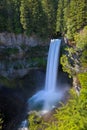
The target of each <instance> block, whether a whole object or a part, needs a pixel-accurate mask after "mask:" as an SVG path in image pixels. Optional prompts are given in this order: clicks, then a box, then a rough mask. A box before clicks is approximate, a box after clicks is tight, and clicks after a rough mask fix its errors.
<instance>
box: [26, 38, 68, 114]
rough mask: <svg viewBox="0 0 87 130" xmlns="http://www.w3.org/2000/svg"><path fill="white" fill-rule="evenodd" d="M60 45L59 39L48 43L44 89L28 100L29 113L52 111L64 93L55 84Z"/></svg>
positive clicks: (63, 90)
mask: <svg viewBox="0 0 87 130" xmlns="http://www.w3.org/2000/svg"><path fill="white" fill-rule="evenodd" d="M60 45H61V40H60V39H52V40H51V42H50V47H49V53H48V59H47V69H46V80H45V87H44V89H43V90H41V91H39V92H37V93H36V94H35V95H33V96H32V97H31V98H30V99H29V100H28V104H29V108H30V111H32V110H36V111H41V112H42V113H46V112H48V111H50V110H52V109H53V108H54V107H56V105H57V104H58V102H59V101H60V100H61V99H62V97H63V95H64V93H65V91H66V89H61V85H59V83H57V79H58V78H57V76H58V65H59V53H60ZM38 78H39V77H38Z"/></svg>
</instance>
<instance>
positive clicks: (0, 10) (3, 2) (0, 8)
mask: <svg viewBox="0 0 87 130" xmlns="http://www.w3.org/2000/svg"><path fill="white" fill-rule="evenodd" d="M6 6H7V0H0V32H3V31H6V30H7V28H6V26H7V10H6Z"/></svg>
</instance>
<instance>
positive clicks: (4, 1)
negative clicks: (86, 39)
mask: <svg viewBox="0 0 87 130" xmlns="http://www.w3.org/2000/svg"><path fill="white" fill-rule="evenodd" d="M86 25H87V1H86V0H78V1H75V0H42V1H40V0H26V1H25V0H1V1H0V32H5V31H7V32H14V33H26V34H27V35H33V34H35V35H38V36H40V37H50V36H51V35H52V34H54V33H56V32H61V33H62V34H67V36H68V38H69V39H73V38H74V35H75V33H76V32H79V31H81V30H82V29H83V27H84V26H86Z"/></svg>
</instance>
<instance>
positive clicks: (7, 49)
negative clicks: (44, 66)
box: [0, 32, 49, 78]
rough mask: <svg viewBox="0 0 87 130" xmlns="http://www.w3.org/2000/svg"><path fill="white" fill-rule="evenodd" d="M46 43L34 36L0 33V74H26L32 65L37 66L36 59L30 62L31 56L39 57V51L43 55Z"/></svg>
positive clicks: (13, 76) (17, 75)
mask: <svg viewBox="0 0 87 130" xmlns="http://www.w3.org/2000/svg"><path fill="white" fill-rule="evenodd" d="M47 44H49V42H48V41H46V42H44V41H42V40H41V39H39V38H37V37H36V36H31V37H28V36H26V35H24V34H19V35H15V34H14V33H6V32H5V33H0V76H4V77H7V78H16V77H23V76H24V75H26V74H27V73H28V72H29V70H30V69H31V67H32V66H33V67H37V63H36V62H37V61H34V62H33V63H32V58H33V59H34V58H35V57H38V55H39V57H41V53H42V57H43V56H44V52H45V51H44V45H47ZM37 46H38V47H37ZM41 46H42V47H41ZM35 47H36V48H35ZM41 48H42V50H41ZM38 53H39V54H38ZM32 55H33V56H32Z"/></svg>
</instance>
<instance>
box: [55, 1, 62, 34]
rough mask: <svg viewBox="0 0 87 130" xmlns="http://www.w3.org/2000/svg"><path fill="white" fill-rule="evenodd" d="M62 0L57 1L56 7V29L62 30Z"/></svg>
mask: <svg viewBox="0 0 87 130" xmlns="http://www.w3.org/2000/svg"><path fill="white" fill-rule="evenodd" d="M63 9H64V0H59V2H58V9H57V21H56V31H57V32H63V30H64V25H63V17H64V12H63Z"/></svg>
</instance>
